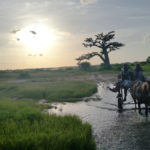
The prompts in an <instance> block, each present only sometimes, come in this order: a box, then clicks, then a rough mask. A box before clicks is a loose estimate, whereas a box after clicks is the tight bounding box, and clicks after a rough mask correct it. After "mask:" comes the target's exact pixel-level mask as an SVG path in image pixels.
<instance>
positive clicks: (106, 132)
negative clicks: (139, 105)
mask: <svg viewBox="0 0 150 150" xmlns="http://www.w3.org/2000/svg"><path fill="white" fill-rule="evenodd" d="M107 86H112V85H111V84H106V83H99V84H98V92H97V93H96V94H95V95H94V96H100V97H101V98H102V100H100V101H89V102H77V103H53V106H55V107H54V108H52V109H49V113H56V114H57V115H65V114H75V115H78V116H79V117H80V118H81V119H82V120H83V122H89V123H90V124H91V125H92V128H93V136H94V138H95V141H96V143H97V148H98V149H99V148H100V149H101V150H149V149H150V142H149V140H150V121H149V120H150V119H149V118H148V119H146V118H145V117H144V116H140V115H139V114H138V112H136V111H135V110H134V104H133V101H132V99H131V97H130V95H129V94H128V97H127V102H126V103H125V105H124V111H123V112H122V113H119V112H118V109H117V99H116V93H113V92H111V91H109V90H108V89H107Z"/></svg>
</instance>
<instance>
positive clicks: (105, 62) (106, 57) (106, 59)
mask: <svg viewBox="0 0 150 150" xmlns="http://www.w3.org/2000/svg"><path fill="white" fill-rule="evenodd" d="M103 52H104V57H105V60H104V64H105V66H106V68H110V67H111V66H110V61H109V56H108V52H107V50H104V51H103Z"/></svg>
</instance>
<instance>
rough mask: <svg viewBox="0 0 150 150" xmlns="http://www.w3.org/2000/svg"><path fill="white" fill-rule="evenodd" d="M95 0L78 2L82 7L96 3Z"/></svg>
mask: <svg viewBox="0 0 150 150" xmlns="http://www.w3.org/2000/svg"><path fill="white" fill-rule="evenodd" d="M96 2H97V0H80V3H81V4H82V5H88V4H93V3H96Z"/></svg>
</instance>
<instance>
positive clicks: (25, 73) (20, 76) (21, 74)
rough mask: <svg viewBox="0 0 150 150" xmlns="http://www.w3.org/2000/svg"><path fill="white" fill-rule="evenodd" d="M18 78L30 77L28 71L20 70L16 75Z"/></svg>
mask: <svg viewBox="0 0 150 150" xmlns="http://www.w3.org/2000/svg"><path fill="white" fill-rule="evenodd" d="M18 78H19V79H27V78H30V74H29V73H28V72H25V71H23V72H21V73H20V74H19V76H18Z"/></svg>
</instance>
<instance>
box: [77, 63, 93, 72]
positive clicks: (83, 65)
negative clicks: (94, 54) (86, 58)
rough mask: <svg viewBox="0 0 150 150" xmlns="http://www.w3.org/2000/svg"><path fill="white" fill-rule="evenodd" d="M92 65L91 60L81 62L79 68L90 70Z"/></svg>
mask: <svg viewBox="0 0 150 150" xmlns="http://www.w3.org/2000/svg"><path fill="white" fill-rule="evenodd" d="M90 67H91V64H90V63H89V62H82V63H79V68H80V69H82V70H88V69H90Z"/></svg>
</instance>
